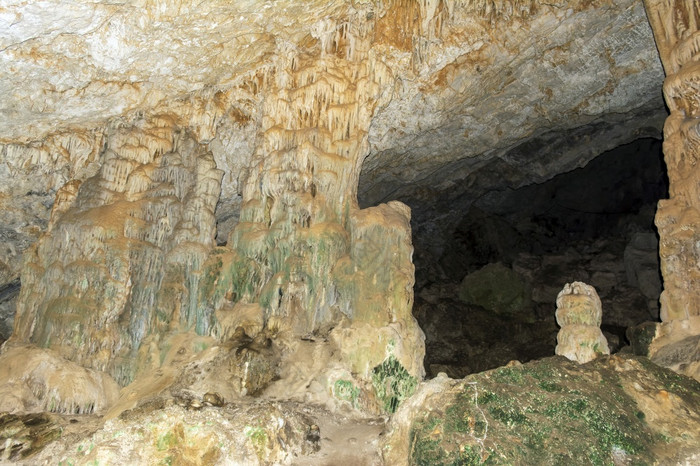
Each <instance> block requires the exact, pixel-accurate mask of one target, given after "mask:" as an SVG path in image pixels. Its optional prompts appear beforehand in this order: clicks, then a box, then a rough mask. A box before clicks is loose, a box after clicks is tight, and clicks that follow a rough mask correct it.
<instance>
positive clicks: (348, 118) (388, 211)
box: [200, 20, 424, 411]
mask: <svg viewBox="0 0 700 466" xmlns="http://www.w3.org/2000/svg"><path fill="white" fill-rule="evenodd" d="M357 24H359V26H358V25H356V23H354V22H344V23H340V24H335V23H333V22H332V21H330V20H328V21H321V22H319V24H318V25H317V29H316V30H315V31H313V35H314V37H316V38H317V39H318V42H319V48H320V55H319V54H316V53H314V54H310V55H304V54H299V53H298V52H293V51H290V54H291V55H292V57H293V58H291V59H289V60H288V61H287V62H283V63H280V64H279V66H278V67H277V68H276V69H275V71H274V73H273V74H272V75H270V76H269V77H268V78H267V82H266V83H264V84H263V86H265V87H266V98H265V100H264V103H263V117H262V124H261V128H260V130H259V134H258V144H257V150H256V154H255V157H254V160H253V163H252V164H251V166H250V167H249V170H248V172H247V174H246V178H245V180H246V181H245V184H244V189H243V205H242V209H241V215H240V222H239V224H238V225H237V226H236V228H235V229H234V230H233V231H232V233H231V235H230V238H229V243H228V246H227V247H226V248H218V249H217V250H216V251H215V253H214V254H213V255H212V256H211V257H210V260H209V261H208V268H206V270H207V271H206V277H207V279H206V280H205V282H204V284H205V287H204V288H203V292H202V296H201V299H200V300H201V302H202V303H203V304H202V305H203V306H209V307H210V313H212V315H215V317H216V324H215V327H216V329H217V333H218V336H219V337H220V338H222V339H223V338H226V336H232V335H236V334H239V335H240V332H241V331H244V332H245V333H246V335H247V337H249V338H256V337H258V335H259V334H261V333H262V334H265V335H268V336H269V337H270V338H271V339H272V340H273V341H274V342H275V345H277V346H278V347H280V348H281V352H282V353H286V354H287V355H290V354H291V353H293V352H294V347H295V345H297V343H298V342H299V341H301V340H304V341H307V342H308V341H319V342H323V341H330V342H331V344H332V345H334V349H333V350H329V351H332V352H333V353H334V354H336V356H335V360H334V361H333V362H329V364H330V365H333V366H334V367H335V368H336V369H338V373H342V374H345V376H346V379H343V380H340V385H337V384H335V382H339V380H337V377H336V380H330V379H332V378H333V377H330V379H329V380H328V381H327V382H328V384H330V385H331V387H330V389H331V390H332V389H333V387H335V386H336V385H337V387H345V388H347V390H345V391H343V394H339V395H338V396H340V397H341V398H343V399H345V398H346V395H347V393H350V394H353V393H354V394H355V395H354V396H350V395H348V396H347V398H349V399H348V401H351V400H350V398H351V399H352V402H353V404H355V403H356V402H357V401H358V400H357V396H360V393H361V392H362V393H367V394H369V393H371V392H374V395H368V396H370V397H372V396H374V397H376V399H375V400H373V401H371V402H370V404H374V405H375V406H376V405H377V404H379V405H382V406H384V407H385V408H386V409H387V410H389V411H391V410H393V409H395V405H396V403H398V402H399V401H400V399H401V398H402V397H405V396H408V395H409V394H410V393H408V392H410V391H411V390H412V388H411V387H414V386H415V383H416V382H417V380H419V379H420V378H422V376H423V374H424V372H423V365H422V360H423V355H424V343H423V335H422V332H421V331H420V329H419V327H418V325H417V323H416V321H415V319H414V318H413V316H412V314H411V308H412V304H413V280H414V278H413V277H414V268H413V264H412V261H411V256H412V252H413V248H412V245H411V234H410V224H409V221H410V209H409V208H408V207H407V206H405V205H404V204H401V203H400V202H390V203H388V204H383V205H380V206H377V207H371V208H368V209H362V210H361V209H359V207H358V204H357V186H358V181H359V174H360V169H361V165H362V161H363V159H364V157H365V156H366V155H367V153H368V150H369V149H368V142H367V134H368V131H369V125H370V122H371V118H372V116H373V114H374V112H375V109H376V108H377V106H378V105H381V102H382V100H383V99H385V98H386V96H387V91H389V90H390V86H389V85H390V84H392V83H393V80H392V79H391V73H390V71H389V70H388V69H387V68H386V66H385V65H384V64H383V63H381V61H379V60H375V59H374V57H373V56H372V53H371V51H369V46H368V44H369V43H370V40H371V37H372V31H371V30H367V29H363V28H369V27H370V26H367V24H369V23H367V22H366V21H358V22H357ZM283 55H287V54H283ZM290 357H291V356H290ZM284 358H285V356H282V359H283V360H282V365H285V360H284ZM383 364H384V365H385V366H386V367H388V366H391V369H389V370H388V371H387V370H384V371H383V369H382V368H383V367H385V366H383ZM387 365H388V366H387ZM326 370H330V366H327V367H326V368H321V369H320V372H321V373H323V372H324V371H326ZM305 377H309V378H313V374H306V375H305ZM392 377H393V378H392ZM375 379H376V380H377V382H376V383H375ZM389 379H391V380H389ZM399 379H400V380H399ZM384 382H386V383H385V384H384V387H386V386H389V387H394V388H395V390H392V389H389V390H388V391H389V392H390V393H385V392H386V390H384V389H383V388H382V389H380V390H377V389H376V387H375V389H374V390H373V389H372V388H371V387H372V384H374V385H377V384H382V383H384ZM394 382H395V383H394ZM290 383H291V382H290ZM392 383H393V384H394V385H392ZM358 385H362V387H360V386H358ZM399 386H401V387H404V388H405V389H401V388H399ZM406 387H407V388H406ZM365 389H366V390H365ZM382 390H384V391H382ZM380 391H381V392H382V393H379V392H380Z"/></svg>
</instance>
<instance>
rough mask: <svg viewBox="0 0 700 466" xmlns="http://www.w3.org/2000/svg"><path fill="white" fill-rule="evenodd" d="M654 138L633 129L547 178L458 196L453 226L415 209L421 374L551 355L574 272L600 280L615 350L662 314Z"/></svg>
mask: <svg viewBox="0 0 700 466" xmlns="http://www.w3.org/2000/svg"><path fill="white" fill-rule="evenodd" d="M661 146H662V143H661V141H659V140H656V139H638V140H636V141H633V142H632V143H630V144H627V145H624V146H620V147H618V148H616V149H613V150H611V151H608V152H606V153H604V154H602V155H600V156H598V157H597V158H595V159H594V160H592V161H591V162H590V163H588V164H587V165H586V166H585V167H583V168H578V169H576V170H573V171H571V172H568V173H563V174H560V175H557V176H555V177H553V178H551V179H550V180H549V181H546V182H544V183H541V184H531V185H528V186H525V187H522V188H519V189H494V190H491V191H489V192H486V193H484V194H483V195H482V196H481V197H479V198H478V199H476V200H470V201H466V202H462V203H456V204H455V206H454V207H453V208H452V210H451V212H450V216H451V218H450V223H451V226H450V228H448V229H446V228H444V226H442V227H437V226H436V225H435V224H434V222H440V221H444V220H445V218H446V217H445V216H442V217H441V218H440V219H432V220H431V219H426V218H421V217H417V218H415V219H414V224H413V228H414V247H415V254H414V262H415V264H416V286H415V305H414V311H413V313H414V316H415V317H416V319H417V320H418V322H419V324H420V326H421V328H422V329H423V331H424V332H425V334H426V359H425V367H426V372H427V374H428V376H429V377H433V376H435V375H437V373H439V372H446V373H447V374H448V375H449V376H450V377H455V378H456V377H464V376H465V375H466V374H469V373H473V372H480V371H484V370H487V369H491V368H494V367H498V366H502V365H504V364H506V363H508V362H509V361H511V360H518V361H520V362H525V361H528V360H532V359H538V358H541V357H546V356H551V355H553V354H554V348H555V346H556V335H557V332H558V330H559V328H558V327H557V325H556V321H555V316H554V314H555V310H556V304H555V301H556V297H557V294H558V293H559V291H561V289H562V288H563V286H564V285H565V284H566V283H570V282H573V281H582V282H585V283H587V284H589V285H592V286H594V287H595V289H596V290H597V292H598V294H599V296H600V298H601V302H602V306H603V324H602V329H603V332H604V334H605V336H606V338H607V339H608V343H609V345H610V349H611V351H612V352H616V351H619V350H620V349H621V348H622V347H624V345H625V344H626V341H625V331H626V329H627V328H628V327H631V326H635V325H638V324H640V323H642V322H645V321H657V320H658V315H659V307H658V306H659V305H658V299H659V294H660V292H661V286H662V285H661V276H660V272H659V261H658V239H657V234H656V229H655V226H654V215H655V212H656V204H657V201H658V200H659V199H661V198H665V197H667V195H668V181H667V178H666V175H665V166H664V163H663V155H662V151H661ZM412 207H413V206H412ZM418 210H420V211H423V212H424V211H425V210H426V209H424V208H423V209H418ZM436 232H440V233H441V234H436Z"/></svg>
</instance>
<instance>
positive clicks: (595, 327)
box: [556, 282, 610, 363]
mask: <svg viewBox="0 0 700 466" xmlns="http://www.w3.org/2000/svg"><path fill="white" fill-rule="evenodd" d="M602 315H603V311H602V308H601V305H600V298H599V297H598V293H596V291H595V289H594V288H593V287H592V286H590V285H586V284H585V283H581V282H573V283H567V284H566V285H565V286H564V289H563V290H561V292H560V293H559V296H557V313H556V316H557V324H559V326H560V327H561V330H559V334H558V335H557V343H558V344H557V348H556V354H558V355H559V356H565V357H567V358H568V359H570V360H572V361H577V362H579V363H586V362H589V361H592V360H593V359H595V358H596V357H598V356H599V355H604V354H610V349H608V342H607V340H606V339H605V337H604V336H603V332H601V331H600V322H601V318H602Z"/></svg>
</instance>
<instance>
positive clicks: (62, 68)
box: [0, 0, 666, 217]
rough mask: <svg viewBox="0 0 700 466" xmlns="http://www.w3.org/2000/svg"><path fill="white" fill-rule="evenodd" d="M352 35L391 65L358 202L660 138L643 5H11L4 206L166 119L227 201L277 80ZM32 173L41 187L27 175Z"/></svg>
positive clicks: (418, 199) (437, 194)
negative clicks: (197, 147) (201, 159)
mask: <svg viewBox="0 0 700 466" xmlns="http://www.w3.org/2000/svg"><path fill="white" fill-rule="evenodd" d="M343 28H345V31H346V32H347V31H349V30H351V29H352V30H353V31H357V30H361V31H362V34H364V35H365V36H367V35H369V36H370V37H371V40H370V41H369V50H366V51H365V50H363V51H362V54H363V55H364V54H366V55H367V56H369V57H371V59H372V60H378V61H379V62H381V63H383V64H385V65H386V66H387V69H388V70H389V76H387V77H386V79H387V80H388V82H389V83H390V85H389V86H386V89H387V90H386V91H385V93H384V95H383V96H382V97H381V99H380V100H381V101H380V102H379V105H377V107H376V109H375V113H374V116H373V119H372V122H371V125H370V128H369V135H368V136H369V137H368V142H369V150H368V155H367V156H366V158H365V160H364V163H363V171H362V177H361V180H360V187H359V197H360V202H361V203H362V204H364V205H371V204H376V203H378V202H386V201H388V200H391V199H401V200H403V201H404V202H406V203H408V204H409V205H410V206H411V207H412V208H413V210H414V215H419V216H427V217H430V216H431V212H432V214H435V212H436V211H437V212H438V213H439V212H440V211H441V210H444V211H449V210H450V208H451V206H454V205H458V204H459V202H458V201H459V200H462V201H463V202H464V199H473V198H475V197H478V196H479V195H481V194H483V193H484V192H485V191H488V190H491V189H504V188H506V187H511V188H513V187H518V186H521V185H524V184H528V183H532V182H541V181H544V180H546V179H548V178H551V177H552V176H554V175H555V174H557V173H561V172H564V171H568V170H571V169H573V168H575V167H578V166H582V165H584V164H586V163H587V162H588V161H589V160H590V159H592V158H593V157H595V156H597V155H598V154H600V153H602V152H603V151H605V150H608V149H611V148H613V147H615V146H617V145H620V144H624V143H627V142H630V141H631V140H634V139H636V138H638V137H646V136H654V137H659V136H660V129H661V126H662V122H663V119H664V118H665V116H666V110H665V107H664V104H663V101H662V95H661V90H660V89H661V84H662V82H663V70H662V67H661V63H660V61H659V58H658V54H657V50H656V48H655V45H654V41H653V37H652V32H651V29H650V26H649V24H648V21H647V18H646V16H645V12H644V8H643V6H642V3H641V2H638V1H635V0H605V1H600V2H590V1H583V0H577V1H569V2H562V1H560V2H557V1H555V2H543V1H521V0H496V1H488V2H486V1H482V0H461V1H460V0H449V1H432V0H416V1H412V0H411V1H400V0H396V1H376V0H375V1H369V0H353V1H350V0H336V1H332V2H329V1H325V0H324V1H318V0H304V1H299V0H296V1H294V0H276V1H263V0H255V1H254V0H247V1H236V2H228V1H211V2H193V1H186V0H167V1H166V0H157V1H156V0H131V1H91V2H82V1H72V0H60V1H59V0H45V1H39V2H37V1H16V0H10V1H4V2H2V7H0V30H2V31H3V33H2V34H0V63H1V65H0V93H1V94H2V96H3V98H2V100H1V101H0V150H1V151H2V154H3V157H2V158H1V159H0V177H2V179H3V180H4V183H3V185H4V186H3V188H2V189H3V191H4V192H3V195H4V196H6V197H7V196H10V197H12V196H16V195H17V194H18V193H22V192H23V193H26V192H28V191H33V192H39V191H42V192H54V191H55V190H56V189H57V188H58V187H60V186H61V185H62V184H64V183H65V182H67V181H70V179H74V178H85V177H87V176H89V175H90V174H91V173H94V168H92V169H91V168H90V164H91V163H93V164H94V163H98V164H99V151H100V147H101V144H102V142H103V139H102V137H103V136H102V135H103V133H104V132H105V131H107V130H108V129H109V128H112V127H115V126H119V125H123V124H129V123H133V122H134V121H137V120H139V119H148V118H149V117H150V116H153V115H168V118H170V120H169V121H171V122H173V123H174V124H176V125H178V126H179V127H184V128H187V129H189V130H190V131H191V132H192V133H193V134H194V137H195V138H196V139H198V140H199V141H200V142H203V143H206V144H209V147H210V149H211V150H212V151H213V153H214V156H215V159H216V161H217V165H218V166H219V168H220V169H222V170H224V172H225V175H224V179H223V185H222V200H226V199H233V198H235V197H236V196H237V195H238V193H239V191H240V186H239V183H240V181H239V178H240V172H241V171H243V170H244V169H245V167H246V165H247V164H248V162H249V160H250V157H251V154H252V152H253V151H254V147H255V144H256V143H255V134H256V129H257V128H258V127H259V125H260V120H261V111H260V108H261V105H262V104H261V103H262V102H263V101H264V99H265V82H266V80H268V79H272V78H271V77H272V76H274V75H275V70H276V69H278V68H279V67H280V66H284V64H285V63H287V60H289V59H290V57H293V56H315V55H319V56H322V55H323V54H324V53H328V51H329V50H330V51H331V52H332V50H333V48H334V47H335V48H336V49H338V50H339V49H340V46H339V43H340V41H343V42H349V44H344V45H343V47H342V48H343V50H350V51H351V53H352V50H353V47H355V45H354V44H353V43H352V42H353V40H354V39H353V37H352V35H351V34H350V33H347V34H346V32H343V31H344V29H343ZM328 41H331V42H332V43H331V44H329V43H328ZM336 42H338V43H336ZM357 42H358V44H357V47H367V45H366V44H367V41H357ZM37 174H41V175H42V177H43V178H42V179H43V180H44V181H42V183H41V186H38V187H37V186H35V185H36V184H37V182H36V180H31V181H27V180H28V179H30V178H31V179H33V178H35V175H37ZM47 212H48V211H47Z"/></svg>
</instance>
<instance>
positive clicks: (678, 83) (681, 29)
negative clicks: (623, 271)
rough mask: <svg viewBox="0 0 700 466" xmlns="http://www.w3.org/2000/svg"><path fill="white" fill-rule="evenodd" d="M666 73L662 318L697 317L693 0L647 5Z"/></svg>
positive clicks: (699, 266)
mask: <svg viewBox="0 0 700 466" xmlns="http://www.w3.org/2000/svg"><path fill="white" fill-rule="evenodd" d="M646 8H647V15H648V17H649V20H650V22H651V25H652V28H653V30H654V35H655V37H656V43H657V46H658V49H659V54H660V55H661V60H662V62H663V64H664V68H665V70H666V75H667V77H666V80H665V82H664V96H665V98H666V103H667V105H668V107H669V109H670V110H671V115H670V116H669V118H668V119H667V120H666V124H665V126H664V147H663V149H664V157H665V160H666V167H667V169H668V177H669V183H670V184H669V194H670V199H668V200H662V201H660V202H659V209H658V211H657V215H656V224H657V226H658V229H659V236H660V240H661V241H660V254H661V269H662V273H663V278H664V291H663V293H662V297H661V319H662V320H663V321H664V322H666V321H671V320H677V319H687V318H689V317H691V316H697V315H700V292H699V291H700V172H699V171H698V166H697V164H698V161H699V159H700V30H698V28H699V27H700V5H699V4H698V3H697V2H696V1H695V0H646Z"/></svg>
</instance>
